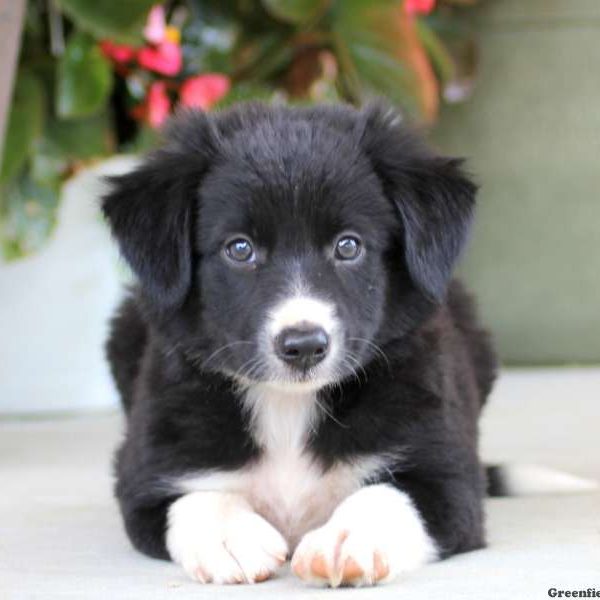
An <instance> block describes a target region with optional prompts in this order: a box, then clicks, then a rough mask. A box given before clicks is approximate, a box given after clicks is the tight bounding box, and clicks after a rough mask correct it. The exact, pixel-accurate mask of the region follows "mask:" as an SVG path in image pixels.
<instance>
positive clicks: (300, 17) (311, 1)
mask: <svg viewBox="0 0 600 600" xmlns="http://www.w3.org/2000/svg"><path fill="white" fill-rule="evenodd" d="M262 3H263V6H264V7H265V8H266V9H267V11H268V12H269V13H271V14H272V15H273V16H274V17H275V18H277V19H279V20H280V21H285V22H286V23H291V24H292V25H303V24H305V23H310V22H311V21H314V20H316V19H318V18H319V17H320V16H322V15H323V14H324V13H325V11H326V10H327V9H328V8H329V6H330V5H331V0H262Z"/></svg>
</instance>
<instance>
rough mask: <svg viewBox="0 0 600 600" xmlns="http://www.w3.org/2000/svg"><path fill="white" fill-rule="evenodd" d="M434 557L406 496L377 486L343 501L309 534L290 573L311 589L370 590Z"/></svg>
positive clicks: (431, 542)
mask: <svg viewBox="0 0 600 600" xmlns="http://www.w3.org/2000/svg"><path fill="white" fill-rule="evenodd" d="M437 556H438V550H437V547H436V543H435V541H434V540H433V539H432V537H431V536H430V535H429V533H428V532H427V529H426V527H425V523H424V521H423V518H422V517H421V515H420V513H419V511H418V510H417V508H416V507H415V504H414V503H413V501H412V500H411V498H410V497H409V496H408V494H406V493H405V492H402V491H400V490H398V489H396V488H395V487H393V486H391V485H388V484H378V485H369V486H367V487H364V488H362V489H361V490H359V491H358V492H355V493H354V494H352V495H351V496H349V497H348V498H346V500H344V501H343V502H342V503H341V504H340V505H339V506H338V508H337V509H336V510H335V511H334V513H333V515H332V516H331V518H330V519H329V521H328V522H327V523H325V525H323V526H322V527H320V528H319V529H315V530H313V531H311V532H309V533H307V534H306V535H305V536H304V538H303V539H302V540H301V542H300V544H299V545H298V548H297V549H296V551H295V553H294V556H293V558H292V569H293V571H294V573H295V574H296V575H297V576H298V577H300V578H301V579H304V580H306V581H307V582H310V583H315V584H321V585H330V586H332V587H337V586H338V585H341V584H345V585H374V584H375V583H380V582H385V581H390V580H392V579H394V578H395V577H397V576H398V575H400V574H402V573H405V572H408V571H412V570H414V569H416V568H418V567H420V566H421V565H424V564H425V563H427V562H430V561H432V560H435V559H436V557H437Z"/></svg>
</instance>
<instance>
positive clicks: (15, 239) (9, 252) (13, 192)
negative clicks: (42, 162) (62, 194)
mask: <svg viewBox="0 0 600 600" xmlns="http://www.w3.org/2000/svg"><path fill="white" fill-rule="evenodd" d="M2 193H3V194H2V206H1V208H2V210H1V214H0V217H1V219H0V244H1V247H2V254H3V255H4V258H5V259H7V260H11V259H15V258H21V257H23V256H26V255H28V254H31V253H32V252H35V251H36V250H38V249H40V248H41V246H42V245H43V244H44V242H45V241H46V240H47V238H48V236H49V235H50V233H51V232H52V229H53V227H54V224H55V222H56V209H57V207H58V200H59V188H58V187H54V186H52V187H46V186H42V185H39V184H37V183H36V182H34V181H33V180H32V179H31V178H30V177H28V176H26V175H25V176H23V177H21V178H20V179H18V180H17V181H14V182H13V183H12V184H11V185H10V186H7V187H6V188H4V189H3V190H2Z"/></svg>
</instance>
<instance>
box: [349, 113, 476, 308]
mask: <svg viewBox="0 0 600 600" xmlns="http://www.w3.org/2000/svg"><path fill="white" fill-rule="evenodd" d="M363 119H364V120H363V121H362V122H361V124H360V129H359V135H360V138H361V141H360V143H361V145H362V147H363V149H364V151H365V152H366V154H367V156H368V157H369V159H370V160H371V163H372V165H373V168H374V170H375V172H376V173H377V175H378V176H379V178H380V180H381V182H382V185H383V189H384V192H385V194H386V195H387V196H388V197H389V198H390V199H391V201H392V202H393V203H394V205H395V206H396V208H397V210H398V212H399V214H400V217H401V220H402V229H403V242H404V253H405V257H406V264H407V267H408V271H409V274H410V276H411V279H412V280H413V282H414V283H415V285H416V286H417V287H418V288H419V289H420V290H421V291H422V292H424V293H425V294H426V295H427V296H428V297H430V298H431V299H433V300H436V301H439V300H440V299H441V298H442V297H443V295H444V293H445V290H446V286H447V283H448V280H449V278H450V275H451V272H452V268H453V267H454V265H455V263H456V261H457V259H458V257H459V255H460V252H461V250H462V248H463V247H464V245H465V242H466V240H467V237H468V233H469V229H470V225H471V221H472V215H473V209H474V204H475V194H476V191H477V187H476V185H475V184H474V183H473V182H472V181H470V180H469V178H468V177H467V176H466V175H465V174H464V173H463V172H462V171H461V169H460V166H461V163H462V161H461V160H459V159H453V158H445V157H440V156H437V155H435V154H434V153H432V152H431V150H429V149H428V148H427V146H426V145H425V144H424V143H423V142H422V140H421V139H420V137H419V136H417V135H416V134H415V133H414V132H413V131H411V130H410V129H409V128H407V127H405V126H404V125H402V122H401V121H402V118H401V117H400V116H399V115H398V114H397V113H395V112H394V111H392V110H390V109H389V108H387V107H382V106H381V105H376V106H371V107H368V108H366V109H365V111H364V113H363Z"/></svg>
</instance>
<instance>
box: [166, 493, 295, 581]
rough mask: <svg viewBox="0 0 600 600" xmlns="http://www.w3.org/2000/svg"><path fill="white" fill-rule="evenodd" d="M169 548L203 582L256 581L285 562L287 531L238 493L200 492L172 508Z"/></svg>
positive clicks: (181, 500)
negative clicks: (275, 526) (251, 505)
mask: <svg viewBox="0 0 600 600" xmlns="http://www.w3.org/2000/svg"><path fill="white" fill-rule="evenodd" d="M166 543H167V549H168V551H169V554H170V555H171V558H172V559H173V560H174V561H175V562H176V563H178V564H180V565H181V566H182V567H183V568H184V570H185V571H186V573H187V574H188V575H189V576H190V577H191V578H192V579H195V580H196V581H199V582H201V583H209V582H213V583H255V582H259V581H264V580H266V579H268V578H269V577H271V576H272V575H273V574H274V573H275V571H276V570H277V569H278V568H279V567H280V566H281V564H282V563H283V562H285V559H286V556H287V553H288V547H287V543H286V542H285V540H284V539H283V537H282V536H281V534H280V533H279V532H278V531H277V530H276V529H275V528H274V527H273V526H272V525H271V524H270V523H268V522H267V521H265V519H263V518H262V517H261V516H260V515H258V514H256V513H255V512H254V511H253V510H252V508H251V507H250V506H249V505H248V503H247V502H246V501H245V500H244V499H243V498H242V497H241V496H238V495H237V494H225V493H220V492H195V493H192V494H187V495H186V496H183V497H182V498H179V500H176V501H175V502H174V503H173V504H172V505H171V507H170V509H169V515H168V528H167V538H166Z"/></svg>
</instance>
